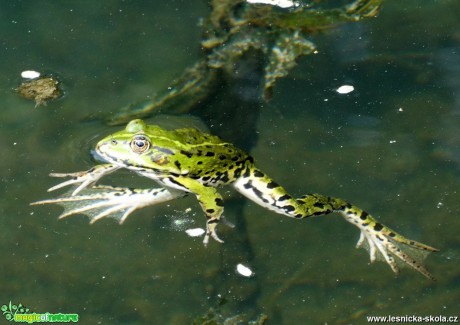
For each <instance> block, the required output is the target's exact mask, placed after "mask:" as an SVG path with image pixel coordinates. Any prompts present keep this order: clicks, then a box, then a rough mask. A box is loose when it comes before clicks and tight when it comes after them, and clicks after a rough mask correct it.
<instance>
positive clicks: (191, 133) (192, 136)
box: [171, 128, 233, 146]
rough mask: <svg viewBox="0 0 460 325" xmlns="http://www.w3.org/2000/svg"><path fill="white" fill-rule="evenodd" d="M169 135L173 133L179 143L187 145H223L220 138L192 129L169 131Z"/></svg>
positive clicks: (223, 142)
mask: <svg viewBox="0 0 460 325" xmlns="http://www.w3.org/2000/svg"><path fill="white" fill-rule="evenodd" d="M171 133H173V134H174V135H175V138H177V139H178V140H179V141H180V142H181V143H183V144H187V145H207V144H210V145H213V144H225V141H223V140H222V139H221V138H219V137H217V136H215V135H211V134H208V133H203V132H201V131H199V130H197V129H193V128H183V129H177V130H174V131H171ZM229 145H230V144H229ZM232 146H233V145H232Z"/></svg>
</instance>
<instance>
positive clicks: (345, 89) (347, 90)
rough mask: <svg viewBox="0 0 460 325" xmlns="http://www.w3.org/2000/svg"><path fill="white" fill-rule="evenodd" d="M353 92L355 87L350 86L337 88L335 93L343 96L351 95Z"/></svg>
mask: <svg viewBox="0 0 460 325" xmlns="http://www.w3.org/2000/svg"><path fill="white" fill-rule="evenodd" d="M354 90H355V87H353V86H351V85H343V86H340V87H339V88H337V89H336V90H335V91H336V92H338V93H339V94H342V95H345V94H349V93H351V92H352V91H354Z"/></svg>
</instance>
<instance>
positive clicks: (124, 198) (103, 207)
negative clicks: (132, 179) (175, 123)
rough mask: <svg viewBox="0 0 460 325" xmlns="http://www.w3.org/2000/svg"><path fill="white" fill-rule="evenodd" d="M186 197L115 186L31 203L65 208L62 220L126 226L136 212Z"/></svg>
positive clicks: (101, 186) (156, 189) (177, 192)
mask: <svg viewBox="0 0 460 325" xmlns="http://www.w3.org/2000/svg"><path fill="white" fill-rule="evenodd" d="M184 195H186V193H184V192H180V191H176V190H169V189H166V188H154V189H131V188H122V187H112V186H104V185H99V186H93V187H89V188H84V189H82V190H81V191H80V195H76V196H74V195H73V190H71V191H70V192H69V193H66V194H64V195H63V196H62V197H60V198H56V199H49V200H43V201H38V202H34V203H31V204H32V205H39V204H50V203H53V204H58V205H61V206H62V207H64V212H63V213H62V214H61V215H60V216H59V219H62V218H65V217H68V216H70V215H75V214H84V215H87V216H88V217H89V218H90V223H94V222H96V221H98V220H100V219H102V218H105V217H107V218H113V219H116V220H117V221H118V222H119V223H123V222H124V221H125V220H126V218H127V217H128V216H129V215H130V214H131V213H132V212H134V211H135V210H138V209H140V208H143V207H146V206H149V205H154V204H159V203H163V202H166V201H170V200H172V199H175V198H177V197H181V196H184Z"/></svg>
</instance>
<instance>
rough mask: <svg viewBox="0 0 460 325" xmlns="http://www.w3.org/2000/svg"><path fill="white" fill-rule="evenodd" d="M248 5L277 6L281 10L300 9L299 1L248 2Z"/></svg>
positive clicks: (266, 0)
mask: <svg viewBox="0 0 460 325" xmlns="http://www.w3.org/2000/svg"><path fill="white" fill-rule="evenodd" d="M246 1H247V2H248V3H256V4H257V3H258V4H264V5H272V6H277V7H280V8H291V7H298V6H300V3H299V2H297V1H291V0H246Z"/></svg>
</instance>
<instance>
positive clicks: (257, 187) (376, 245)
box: [234, 165, 437, 279]
mask: <svg viewBox="0 0 460 325" xmlns="http://www.w3.org/2000/svg"><path fill="white" fill-rule="evenodd" d="M234 187H235V188H236V189H237V190H238V191H239V192H240V193H242V194H243V195H245V196H246V197H248V198H249V199H251V200H252V201H254V202H256V203H257V204H259V205H261V206H263V207H265V208H267V209H270V210H272V211H275V212H276V213H280V214H283V215H286V216H289V217H292V218H296V219H303V218H308V217H311V216H319V215H326V214H329V213H331V212H339V213H341V214H342V215H343V216H344V217H345V220H347V221H348V222H350V223H352V224H354V225H355V226H357V227H358V228H359V230H360V231H361V234H360V238H359V240H358V245H357V246H358V247H364V248H367V249H368V250H369V252H370V258H371V261H375V260H376V259H378V258H379V259H383V260H384V261H385V262H387V263H388V264H389V265H390V267H391V269H392V270H393V271H394V272H396V273H397V272H398V271H399V267H398V264H401V265H404V264H406V265H408V266H410V267H412V268H414V269H415V270H417V271H418V272H420V273H422V274H423V275H424V276H426V277H427V278H429V279H434V278H433V276H432V275H431V274H430V273H429V272H428V270H427V269H426V268H425V267H424V266H423V264H422V260H423V258H424V257H425V256H426V255H427V253H429V252H435V251H437V249H435V248H433V247H430V246H427V245H424V244H421V243H418V242H416V241H413V240H410V239H407V238H405V237H404V236H402V235H400V234H398V233H396V232H395V231H393V230H391V229H390V228H388V227H386V226H384V225H382V224H380V223H379V222H377V221H376V220H375V219H374V218H373V217H372V216H370V215H369V214H368V213H367V212H365V211H363V210H361V209H359V208H358V207H356V206H354V205H351V204H350V203H348V202H346V201H344V200H342V199H338V198H333V197H328V196H324V195H321V194H308V195H305V196H302V197H301V198H298V199H295V198H293V197H292V196H291V195H289V194H288V193H287V192H286V190H285V189H284V188H283V187H281V186H280V185H278V184H277V183H275V182H274V181H273V180H272V179H271V178H269V177H268V176H266V175H265V174H264V173H263V172H261V171H260V170H258V169H256V168H255V167H253V166H252V165H248V166H247V167H246V170H245V171H244V173H243V175H241V177H239V178H238V179H237V181H235V182H234ZM395 257H396V259H395Z"/></svg>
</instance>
